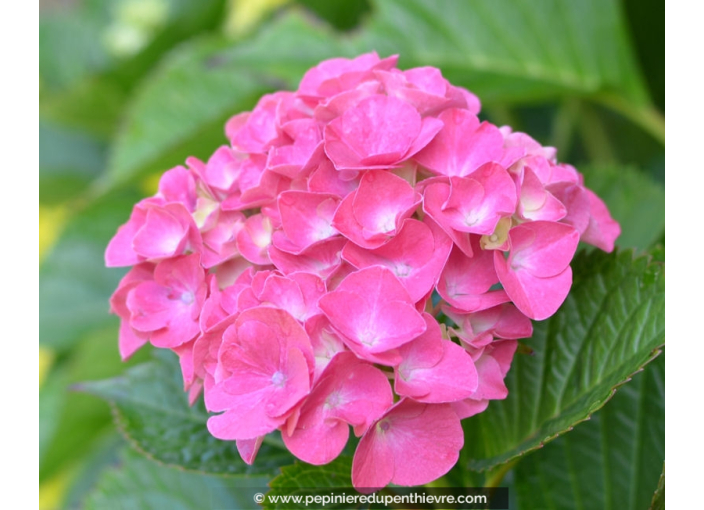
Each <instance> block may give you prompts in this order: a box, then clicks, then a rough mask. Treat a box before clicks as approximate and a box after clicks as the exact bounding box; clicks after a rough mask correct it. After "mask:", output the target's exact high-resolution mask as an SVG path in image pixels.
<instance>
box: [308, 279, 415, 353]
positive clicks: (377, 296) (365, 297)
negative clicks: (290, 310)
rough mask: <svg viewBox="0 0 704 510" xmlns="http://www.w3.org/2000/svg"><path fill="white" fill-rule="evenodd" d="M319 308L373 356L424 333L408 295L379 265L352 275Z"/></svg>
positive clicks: (325, 297)
mask: <svg viewBox="0 0 704 510" xmlns="http://www.w3.org/2000/svg"><path fill="white" fill-rule="evenodd" d="M318 306H319V307H320V308H321V310H323V312H324V313H325V315H326V316H327V317H328V319H330V322H331V324H332V325H333V326H334V327H335V329H336V330H338V331H339V332H341V333H342V334H343V335H344V336H345V337H346V339H347V340H349V341H351V342H352V343H354V344H356V347H358V348H360V349H361V350H363V351H368V352H369V353H372V354H374V353H381V352H384V351H387V350H390V349H394V348H395V347H398V346H400V345H402V344H404V343H406V342H409V341H410V340H412V339H413V338H415V337H416V336H418V335H419V334H421V333H422V332H423V331H425V321H424V320H423V319H422V317H421V316H420V314H419V313H418V312H417V311H416V310H415V308H414V307H413V302H412V301H411V299H410V296H409V295H408V292H406V290H405V289H404V288H403V285H401V283H400V282H399V281H398V279H397V278H396V277H395V276H394V275H393V273H392V272H391V271H390V270H388V269H386V268H384V267H380V266H373V267H369V268H366V269H361V270H359V271H357V272H355V273H352V274H350V275H349V276H348V277H347V278H345V280H344V281H343V282H342V283H341V284H340V286H339V287H338V288H337V289H336V290H335V291H333V292H329V293H328V294H327V295H325V296H323V297H322V298H321V299H320V301H319V303H318Z"/></svg>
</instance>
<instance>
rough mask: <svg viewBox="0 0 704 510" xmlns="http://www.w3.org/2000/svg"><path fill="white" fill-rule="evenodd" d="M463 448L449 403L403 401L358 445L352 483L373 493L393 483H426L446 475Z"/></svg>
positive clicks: (376, 424)
mask: <svg viewBox="0 0 704 510" xmlns="http://www.w3.org/2000/svg"><path fill="white" fill-rule="evenodd" d="M463 445H464V434H463V432H462V426H461V425H460V419H459V418H458V417H457V414H456V413H455V411H454V410H453V409H452V406H450V405H449V404H422V403H420V402H415V401H413V400H411V399H403V400H401V401H400V402H398V403H397V404H396V405H395V406H394V407H392V408H391V409H390V410H389V411H388V412H387V413H386V414H385V415H384V416H382V417H381V419H379V420H378V421H377V422H376V423H375V424H374V425H372V426H371V427H370V429H369V430H368V431H367V433H366V434H364V437H362V440H361V441H360V442H359V445H358V446H357V451H356V452H355V454H354V463H353V464H352V483H353V484H354V486H355V488H356V489H357V490H359V491H360V492H373V491H374V490H376V489H378V488H381V487H385V486H386V485H388V484H390V483H395V484H397V485H423V484H426V483H428V482H431V481H433V480H435V479H436V478H439V477H441V476H442V475H444V474H445V473H447V472H448V471H449V470H450V469H451V468H452V466H454V465H455V463H456V462H457V459H458V458H459V452H460V450H461V449H462V446H463Z"/></svg>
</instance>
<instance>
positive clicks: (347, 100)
mask: <svg viewBox="0 0 704 510" xmlns="http://www.w3.org/2000/svg"><path fill="white" fill-rule="evenodd" d="M396 62H397V58H396V57H395V56H392V57H389V58H385V59H380V58H379V57H378V56H377V55H376V54H375V53H371V54H365V55H361V56H359V57H357V58H355V59H351V60H350V59H343V58H339V59H332V60H328V61H325V62H322V63H320V64H319V65H318V66H316V67H314V68H313V69H310V70H309V71H308V72H306V73H305V75H304V76H303V78H302V80H301V82H300V85H299V87H298V90H297V91H295V92H276V93H274V94H270V95H267V96H264V97H263V98H261V100H260V101H259V103H258V104H257V105H256V107H255V108H254V109H253V111H252V112H246V113H241V114H238V115H235V116H234V117H232V118H231V119H230V120H229V121H228V122H227V124H226V126H225V133H226V135H227V138H228V139H229V140H230V144H229V145H226V146H222V147H220V148H218V149H217V150H216V151H215V152H214V153H213V154H212V156H211V157H210V158H209V159H208V161H207V162H203V161H200V160H198V159H196V158H189V159H188V160H187V161H186V166H179V167H176V168H173V169H171V170H169V171H167V172H166V173H165V174H164V175H163V176H162V178H161V180H160V183H159V191H158V193H157V194H156V195H155V196H153V197H150V198H147V199H144V200H142V201H141V202H139V203H138V204H136V205H135V207H134V209H133V211H132V214H131V216H130V218H129V221H128V222H127V223H126V224H124V225H123V226H122V227H120V229H119V230H118V232H117V234H116V235H115V237H114V238H113V239H112V241H111V242H110V244H109V246H108V248H107V251H106V256H105V258H106V263H107V265H108V266H110V267H122V266H133V267H132V269H131V270H130V271H129V272H128V273H127V275H126V276H125V277H124V278H123V279H122V281H121V282H120V284H119V286H118V288H117V290H116V291H115V293H114V294H113V296H112V299H111V309H112V311H113V312H114V313H115V314H117V315H118V316H119V317H120V319H121V326H120V337H119V347H120V353H121V355H122V357H123V358H124V359H126V358H128V357H130V356H131V355H132V354H133V353H134V352H135V351H136V350H137V349H139V348H140V347H142V346H143V345H145V344H146V343H147V342H149V343H151V344H152V345H153V346H155V347H158V348H164V349H171V350H172V351H174V352H175V353H176V354H177V355H178V357H179V359H180V363H181V369H182V373H183V380H184V387H185V390H186V391H187V392H188V393H189V399H190V401H191V402H194V401H195V400H196V399H197V398H199V396H200V395H201V393H202V394H203V397H204V400H205V405H206V408H207V409H208V411H210V412H212V413H213V415H212V416H211V418H210V419H209V421H208V430H209V431H210V433H211V434H212V435H213V436H215V437H217V438H219V439H222V440H228V441H236V442H237V448H238V450H239V452H240V454H241V456H242V458H243V459H244V461H245V462H247V463H250V464H251V463H252V462H255V460H256V455H257V451H258V448H259V446H260V445H261V442H262V439H263V437H264V436H266V435H267V434H270V433H272V432H274V431H277V430H278V431H280V432H281V437H282V438H283V441H284V443H285V445H286V447H287V448H288V449H289V450H290V451H291V453H292V454H293V455H295V456H296V457H298V458H299V459H301V460H303V461H305V462H308V463H310V464H316V465H319V464H326V463H328V462H331V461H332V460H334V459H335V458H336V457H337V456H338V455H339V454H340V453H341V452H342V450H343V448H344V447H345V445H346V443H347V441H348V439H349V435H350V427H352V433H354V434H355V435H356V436H357V437H360V438H361V439H360V441H359V444H358V446H357V450H356V453H355V455H354V461H353V466H352V481H353V484H354V485H355V487H357V488H358V489H360V490H362V491H365V490H367V491H368V490H372V489H373V488H379V487H383V486H386V485H387V484H389V483H394V484H399V485H421V484H425V483H428V482H431V481H433V480H435V479H437V478H438V477H440V476H442V475H444V474H445V473H446V472H447V471H449V470H450V469H451V468H452V466H453V465H454V464H455V463H456V462H457V460H458V456H459V452H460V450H461V449H462V447H463V445H464V434H463V430H462V426H461V420H463V419H467V418H470V417H471V416H474V415H476V414H477V413H480V412H482V411H484V410H485V409H486V408H487V406H488V405H489V403H490V401H491V400H496V399H504V398H506V397H507V395H508V390H507V388H506V386H505V384H504V378H505V376H506V374H507V372H508V370H509V369H510V366H511V361H512V359H513V356H514V353H515V351H516V348H517V344H518V340H519V339H521V338H527V337H530V336H531V334H532V325H531V319H532V320H544V319H546V318H548V317H550V316H551V315H553V314H554V313H555V312H556V310H557V309H558V308H559V307H560V305H561V304H562V302H563V301H564V300H565V298H566V296H567V294H568V292H569V290H570V287H571V284H572V272H571V269H570V262H571V260H572V258H573V256H574V254H575V251H576V249H577V245H578V243H579V241H580V240H581V241H583V242H586V243H589V244H592V245H595V246H597V247H599V248H601V249H602V250H605V251H611V250H613V247H614V240H615V239H616V238H617V237H618V235H619V233H620V228H619V225H618V223H616V222H615V221H614V220H613V219H612V218H611V216H610V214H609V211H608V210H607V208H606V206H605V205H604V202H603V201H602V200H601V199H599V197H597V196H596V195H595V194H594V193H593V192H591V191H590V190H589V189H588V188H586V187H585V185H584V182H583V178H582V175H581V174H580V173H579V172H578V171H577V170H576V169H575V168H573V167H572V166H570V165H567V164H564V163H559V162H558V161H557V158H556V150H555V149H554V148H551V147H543V146H541V145H540V144H539V143H538V142H536V141H535V140H533V139H532V138H531V137H530V136H528V135H526V134H524V133H520V132H514V131H512V130H511V128H510V127H507V126H504V127H497V126H494V125H493V124H491V123H489V122H486V121H483V122H482V121H480V120H479V118H478V114H479V112H480V102H479V99H478V98H477V97H476V96H474V95H473V94H472V93H470V92H469V91H467V90H465V89H462V88H460V87H456V86H453V85H452V84H450V83H449V82H448V81H447V80H446V79H445V78H443V76H442V75H441V73H440V71H439V70H438V69H435V68H432V67H421V68H415V69H409V70H406V71H401V70H399V69H397V68H396Z"/></svg>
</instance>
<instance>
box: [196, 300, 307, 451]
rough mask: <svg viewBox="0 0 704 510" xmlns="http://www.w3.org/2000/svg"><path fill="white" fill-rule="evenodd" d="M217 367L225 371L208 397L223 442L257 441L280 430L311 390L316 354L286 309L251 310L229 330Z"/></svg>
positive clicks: (214, 430) (213, 424)
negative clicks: (219, 365)
mask: <svg viewBox="0 0 704 510" xmlns="http://www.w3.org/2000/svg"><path fill="white" fill-rule="evenodd" d="M219 358H220V359H219V363H221V364H222V365H223V369H224V370H225V371H226V372H227V374H228V375H227V376H224V377H223V378H222V380H221V381H219V382H217V383H216V384H215V385H214V386H213V387H212V388H211V389H210V391H209V392H208V393H207V394H206V405H207V407H208V409H209V410H210V411H215V412H218V411H224V412H223V413H222V414H220V415H217V416H213V417H211V418H210V419H209V420H208V430H210V432H211V433H212V434H213V435H214V436H215V437H217V438H219V439H255V438H256V437H258V436H261V435H263V434H267V433H269V432H272V431H274V430H276V429H277V428H278V427H279V426H281V425H283V423H284V422H285V421H286V420H287V419H288V417H289V415H290V413H291V412H292V411H293V408H294V406H296V404H298V403H299V401H300V400H301V399H303V398H304V397H305V396H306V395H308V392H309V391H310V382H311V381H310V375H311V372H312V370H313V351H312V347H311V345H310V339H309V338H308V335H307V334H306V332H305V330H304V329H303V328H302V327H301V326H300V325H299V324H298V322H296V320H295V319H294V318H293V317H291V316H290V315H289V314H288V313H286V312H284V311H283V310H278V309H276V308H266V307H260V308H252V309H250V310H246V311H244V312H242V313H241V314H240V315H239V317H238V318H237V320H236V321H235V323H234V324H233V325H232V326H230V327H229V328H228V329H226V330H225V332H224V335H223V343H222V345H221V346H220V354H219Z"/></svg>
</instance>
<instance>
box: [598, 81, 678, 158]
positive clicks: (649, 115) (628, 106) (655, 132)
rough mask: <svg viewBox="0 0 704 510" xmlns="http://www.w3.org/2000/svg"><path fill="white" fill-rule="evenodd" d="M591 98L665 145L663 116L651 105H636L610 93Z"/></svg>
mask: <svg viewBox="0 0 704 510" xmlns="http://www.w3.org/2000/svg"><path fill="white" fill-rule="evenodd" d="M592 99H593V100H594V102H596V103H599V104H602V105H604V106H606V107H607V108H610V109H612V110H614V111H616V112H618V113H620V114H621V115H623V116H624V117H626V118H627V119H629V120H630V121H631V122H633V123H634V124H636V125H637V126H639V127H640V128H641V129H643V131H645V132H646V133H648V134H650V136H652V137H653V138H655V139H656V140H657V141H658V142H660V143H661V144H662V145H663V146H664V145H665V117H664V116H663V115H662V114H661V113H660V112H659V111H658V110H656V109H655V108H653V107H652V106H649V105H645V106H636V105H634V104H632V103H631V102H629V101H626V100H625V99H624V98H622V97H619V96H615V95H612V94H599V95H596V96H594V97H593V98H592Z"/></svg>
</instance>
